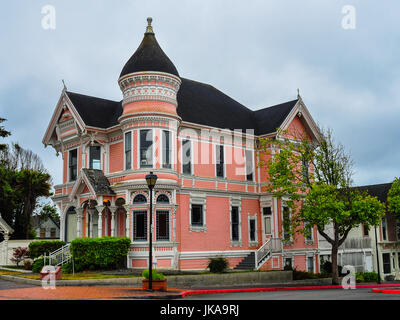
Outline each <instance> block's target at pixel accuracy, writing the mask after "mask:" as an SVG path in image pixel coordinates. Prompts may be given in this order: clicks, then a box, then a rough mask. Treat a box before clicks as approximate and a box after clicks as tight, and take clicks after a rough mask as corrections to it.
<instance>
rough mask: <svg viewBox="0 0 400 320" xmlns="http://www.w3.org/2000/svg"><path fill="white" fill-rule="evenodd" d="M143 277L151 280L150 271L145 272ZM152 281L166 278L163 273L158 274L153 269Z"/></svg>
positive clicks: (145, 270)
mask: <svg viewBox="0 0 400 320" xmlns="http://www.w3.org/2000/svg"><path fill="white" fill-rule="evenodd" d="M142 277H143V278H145V279H149V269H144V270H143V272H142ZM151 279H152V280H165V276H164V275H163V274H162V273H159V272H157V270H156V269H151Z"/></svg>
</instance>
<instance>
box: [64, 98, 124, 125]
mask: <svg viewBox="0 0 400 320" xmlns="http://www.w3.org/2000/svg"><path fill="white" fill-rule="evenodd" d="M67 95H68V97H69V98H70V100H71V101H72V103H73V105H74V106H75V109H76V110H77V111H78V113H79V115H80V116H81V118H82V120H83V121H84V122H85V124H86V125H87V126H91V127H96V128H104V129H105V128H110V127H112V126H115V125H117V124H118V118H119V116H120V115H121V114H122V101H120V102H116V101H111V100H106V99H101V98H96V97H90V96H86V95H83V94H79V93H74V92H70V91H67Z"/></svg>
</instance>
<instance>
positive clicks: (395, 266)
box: [359, 183, 400, 280]
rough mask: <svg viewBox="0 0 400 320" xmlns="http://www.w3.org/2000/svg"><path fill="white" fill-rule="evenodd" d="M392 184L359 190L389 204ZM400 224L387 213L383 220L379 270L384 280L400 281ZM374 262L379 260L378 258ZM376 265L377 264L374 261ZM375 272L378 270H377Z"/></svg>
mask: <svg viewBox="0 0 400 320" xmlns="http://www.w3.org/2000/svg"><path fill="white" fill-rule="evenodd" d="M391 186H392V184H391V183H383V184H375V185H370V186H363V187H359V189H363V190H368V193H369V194H370V195H372V196H376V197H377V198H378V199H379V200H380V201H381V202H382V203H385V204H387V196H388V192H389V190H390V188H391ZM399 227H400V223H399V218H398V217H397V216H396V215H395V214H393V213H391V212H386V214H385V216H384V217H383V218H382V222H381V224H380V226H379V233H378V257H379V270H380V272H381V276H382V278H386V277H387V276H393V277H395V279H396V280H400V273H399V267H400V228H399ZM374 260H377V259H376V258H375V259H374ZM374 263H375V264H376V262H375V261H374ZM375 270H378V269H377V268H375Z"/></svg>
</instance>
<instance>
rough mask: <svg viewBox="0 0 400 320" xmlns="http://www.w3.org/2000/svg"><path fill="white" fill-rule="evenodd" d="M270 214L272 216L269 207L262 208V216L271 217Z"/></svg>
mask: <svg viewBox="0 0 400 320" xmlns="http://www.w3.org/2000/svg"><path fill="white" fill-rule="evenodd" d="M271 214H272V210H271V207H264V208H263V215H271Z"/></svg>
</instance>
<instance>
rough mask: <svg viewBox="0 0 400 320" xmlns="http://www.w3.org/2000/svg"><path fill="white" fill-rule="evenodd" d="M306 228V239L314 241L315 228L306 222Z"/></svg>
mask: <svg viewBox="0 0 400 320" xmlns="http://www.w3.org/2000/svg"><path fill="white" fill-rule="evenodd" d="M305 229H306V234H305V236H306V237H305V238H306V241H312V240H313V234H312V232H313V229H312V227H311V224H309V223H306V225H305Z"/></svg>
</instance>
